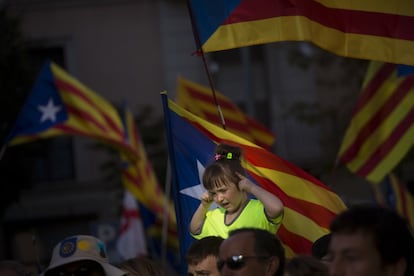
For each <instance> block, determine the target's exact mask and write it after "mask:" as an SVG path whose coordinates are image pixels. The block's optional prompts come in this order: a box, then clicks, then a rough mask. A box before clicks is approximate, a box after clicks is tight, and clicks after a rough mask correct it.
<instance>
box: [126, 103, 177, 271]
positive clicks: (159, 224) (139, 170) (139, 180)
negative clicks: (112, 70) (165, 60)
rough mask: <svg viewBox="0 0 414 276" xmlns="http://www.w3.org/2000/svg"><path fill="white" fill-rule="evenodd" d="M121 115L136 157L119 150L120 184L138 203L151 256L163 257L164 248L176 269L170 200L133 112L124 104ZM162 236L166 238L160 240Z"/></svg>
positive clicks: (174, 222) (174, 227) (174, 224)
mask: <svg viewBox="0 0 414 276" xmlns="http://www.w3.org/2000/svg"><path fill="white" fill-rule="evenodd" d="M121 118H122V123H123V126H124V139H125V143H127V144H129V145H130V146H131V147H132V148H133V149H134V151H135V152H137V154H138V156H137V158H136V160H135V161H133V160H130V159H128V158H127V156H126V155H125V154H122V153H121V160H122V171H121V179H122V183H123V185H124V187H125V189H126V193H127V194H128V195H130V196H131V197H133V199H134V200H136V202H137V203H138V206H139V210H140V211H141V214H142V220H143V225H144V229H145V236H146V238H147V241H148V249H149V251H150V255H151V256H152V257H154V258H155V257H157V258H159V259H161V258H163V257H164V256H162V253H163V250H165V252H166V256H165V257H166V258H167V262H168V266H169V267H170V268H171V269H173V270H176V269H177V260H176V259H177V252H178V245H177V244H178V239H177V233H176V231H177V225H176V219H175V213H174V205H173V202H172V201H171V200H170V199H169V198H167V196H166V194H165V193H164V191H163V189H162V188H161V186H160V184H159V182H158V179H157V176H156V174H155V171H154V169H153V167H152V165H151V162H150V160H149V159H148V157H147V153H146V150H145V147H144V144H143V141H142V139H141V137H140V135H139V132H138V129H137V127H136V124H135V120H134V117H133V114H132V112H131V111H130V110H129V109H128V108H127V106H126V105H124V107H123V111H122V116H121ZM130 200H131V199H130ZM164 227H166V228H165V229H167V233H165V235H166V236H165V237H163V234H164V233H163V229H164ZM164 238H165V240H163V239H164ZM163 242H165V244H163Z"/></svg>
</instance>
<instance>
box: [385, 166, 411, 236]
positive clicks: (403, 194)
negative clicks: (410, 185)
mask: <svg viewBox="0 0 414 276" xmlns="http://www.w3.org/2000/svg"><path fill="white" fill-rule="evenodd" d="M385 183H386V198H387V202H388V206H389V207H390V208H392V209H394V210H396V211H397V212H398V213H399V214H400V215H401V216H403V217H404V218H405V219H406V220H407V221H408V223H409V224H410V226H411V228H412V229H414V196H413V195H412V194H411V193H410V192H409V191H408V189H407V187H406V186H405V184H404V183H403V182H402V181H401V180H400V179H398V177H397V176H396V175H395V174H393V173H390V174H389V175H388V176H387V178H386V182H385Z"/></svg>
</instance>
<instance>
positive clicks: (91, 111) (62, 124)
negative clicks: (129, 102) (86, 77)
mask: <svg viewBox="0 0 414 276" xmlns="http://www.w3.org/2000/svg"><path fill="white" fill-rule="evenodd" d="M57 135H77V136H86V137H89V138H92V139H97V140H100V141H102V142H105V143H107V144H108V145H110V146H113V147H115V148H117V149H120V150H121V151H122V152H123V153H125V154H127V155H128V157H129V158H131V159H135V158H136V152H135V151H134V149H133V148H132V147H131V146H130V145H128V144H126V143H125V141H124V136H123V126H122V121H121V118H120V116H119V114H118V111H117V110H116V108H115V107H114V106H113V105H112V104H111V103H109V102H108V101H107V100H106V99H104V98H103V97H101V96H99V95H98V94H97V93H95V92H94V91H92V90H91V89H90V88H88V87H86V86H85V85H84V84H82V83H81V82H79V81H78V80H77V79H75V78H74V77H73V76H71V75H69V74H68V73H67V72H66V71H65V70H63V69H62V68H60V67H59V66H58V65H57V64H55V63H53V62H50V61H48V62H46V63H45V64H44V66H43V68H42V70H41V71H40V73H39V76H38V78H37V79H36V83H35V84H34V86H33V88H32V90H31V92H30V94H29V96H28V99H27V101H26V102H25V104H24V105H23V107H22V110H21V112H20V114H19V117H18V118H17V121H16V124H15V125H14V128H13V130H12V132H11V133H10V135H9V136H8V138H7V141H6V143H8V144H9V145H16V144H21V143H27V142H31V141H33V140H35V139H42V138H49V137H53V136H57Z"/></svg>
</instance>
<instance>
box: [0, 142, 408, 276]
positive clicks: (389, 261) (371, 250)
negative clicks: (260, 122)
mask: <svg viewBox="0 0 414 276" xmlns="http://www.w3.org/2000/svg"><path fill="white" fill-rule="evenodd" d="M240 158H241V150H240V149H239V148H237V147H233V146H230V145H225V144H221V145H218V147H217V149H216V157H215V161H214V162H212V163H211V164H210V165H209V166H207V168H206V170H205V173H204V175H203V185H204V187H205V189H206V192H205V193H204V194H203V195H202V196H201V199H200V200H201V203H200V206H199V208H198V209H197V210H196V211H195V213H194V216H193V218H192V220H191V223H190V225H189V231H190V233H191V235H192V236H193V237H194V238H195V240H194V242H193V243H192V244H191V245H190V247H189V248H188V250H187V252H186V256H185V262H186V267H187V275H188V276H218V275H240V276H247V275H249V276H254V275H260V276H325V275H331V276H414V236H413V233H412V230H411V229H410V226H409V224H408V223H407V221H406V220H405V219H404V218H402V217H401V216H400V215H399V214H398V213H396V212H395V211H393V210H390V209H386V208H383V207H380V206H377V205H355V206H351V207H349V208H348V209H347V210H345V211H343V212H342V213H340V214H339V215H337V216H336V217H335V218H334V219H333V221H332V222H331V224H330V229H329V230H330V231H329V233H328V234H326V235H323V236H321V237H320V238H319V239H317V240H315V241H314V242H313V245H312V251H311V252H310V253H309V254H308V255H296V256H294V257H291V258H287V256H286V253H285V249H284V247H283V244H282V242H281V241H280V240H279V238H278V236H277V230H278V228H279V226H280V224H281V222H282V220H283V216H284V211H283V209H284V207H283V203H282V201H281V200H280V199H279V198H277V197H276V196H275V195H273V194H271V193H269V192H267V191H266V190H264V189H262V188H260V187H259V186H257V185H255V184H253V183H252V182H251V181H250V180H249V179H248V178H247V177H246V176H245V173H244V170H243V167H242V165H241V161H240ZM250 194H251V195H253V196H254V199H252V198H251V197H250ZM212 202H215V203H216V204H217V205H218V206H219V207H218V208H216V209H214V210H210V208H209V207H210V205H211V203H212ZM41 274H42V276H122V275H128V276H146V275H153V276H161V275H167V272H166V270H165V269H164V268H163V267H162V266H161V265H160V264H159V263H157V262H156V261H154V260H152V259H150V258H149V257H146V256H139V257H136V258H133V259H129V260H125V261H124V262H122V263H120V264H116V265H114V264H111V263H110V262H109V260H108V256H107V252H106V248H105V245H104V243H103V242H102V241H100V240H99V239H97V238H95V237H93V236H88V235H77V236H71V237H67V238H64V239H63V240H62V241H60V242H59V243H58V244H57V245H56V246H55V248H54V250H53V252H52V256H51V259H50V263H49V266H48V267H47V268H46V269H45V270H44V271H42V273H41ZM28 275H29V274H28V273H27V272H26V271H25V268H24V266H22V265H21V264H19V263H17V262H14V261H2V262H0V276H28Z"/></svg>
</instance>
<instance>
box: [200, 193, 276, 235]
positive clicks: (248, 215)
mask: <svg viewBox="0 0 414 276" xmlns="http://www.w3.org/2000/svg"><path fill="white" fill-rule="evenodd" d="M225 212H226V210H225V209H224V208H221V207H219V208H216V209H214V210H210V211H208V212H207V214H206V219H205V221H204V224H203V227H202V229H201V233H200V234H197V235H192V236H193V237H194V238H196V239H201V238H204V237H207V236H220V237H222V238H224V239H226V238H227V237H228V236H229V232H230V231H232V230H234V229H238V228H246V227H252V228H261V229H265V230H268V231H269V232H271V233H276V231H277V229H278V228H279V226H280V223H281V222H282V217H283V214H281V215H280V216H278V217H277V218H275V219H271V220H269V219H268V218H267V216H266V213H265V210H264V207H263V204H262V203H261V202H260V201H259V200H257V199H250V200H249V202H248V203H247V205H246V206H245V207H244V209H243V210H242V211H241V213H240V214H239V216H238V217H237V218H236V219H235V220H234V221H233V222H232V223H231V224H229V225H226V224H225V220H224V218H225Z"/></svg>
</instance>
